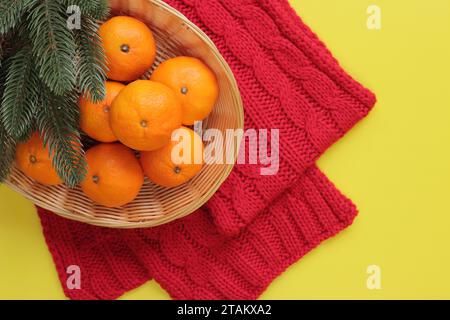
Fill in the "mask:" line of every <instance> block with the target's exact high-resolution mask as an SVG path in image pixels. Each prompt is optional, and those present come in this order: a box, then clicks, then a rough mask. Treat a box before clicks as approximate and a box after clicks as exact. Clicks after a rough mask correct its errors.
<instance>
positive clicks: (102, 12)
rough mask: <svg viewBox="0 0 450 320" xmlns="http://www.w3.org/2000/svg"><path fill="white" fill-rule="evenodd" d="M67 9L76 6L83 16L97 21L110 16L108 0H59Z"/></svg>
mask: <svg viewBox="0 0 450 320" xmlns="http://www.w3.org/2000/svg"><path fill="white" fill-rule="evenodd" d="M58 1H59V2H60V3H62V4H64V5H65V6H66V7H69V6H72V5H75V6H78V7H79V8H80V11H81V14H82V15H83V16H89V17H91V18H93V19H95V20H104V19H106V18H107V17H108V16H109V5H108V1H107V0H95V1H93V0H58Z"/></svg>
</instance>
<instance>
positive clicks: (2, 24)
mask: <svg viewBox="0 0 450 320" xmlns="http://www.w3.org/2000/svg"><path fill="white" fill-rule="evenodd" d="M31 3H32V1H30V0H1V1H0V35H3V34H6V33H7V32H8V31H9V30H11V29H12V28H14V27H15V26H16V25H17V24H18V23H19V21H20V19H21V17H22V14H23V13H24V11H25V10H26V9H27V8H28V6H29V5H30V4H31Z"/></svg>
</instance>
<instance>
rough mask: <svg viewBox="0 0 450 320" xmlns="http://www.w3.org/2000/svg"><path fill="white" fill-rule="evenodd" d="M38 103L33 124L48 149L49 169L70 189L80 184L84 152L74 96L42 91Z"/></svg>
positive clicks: (82, 176)
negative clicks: (38, 106) (53, 168)
mask: <svg viewBox="0 0 450 320" xmlns="http://www.w3.org/2000/svg"><path fill="white" fill-rule="evenodd" d="M42 90H43V92H42V93H41V95H42V98H43V99H42V104H41V106H40V110H39V112H38V113H37V114H36V125H37V128H38V130H39V132H40V133H41V135H42V137H43V138H44V143H45V145H48V146H49V149H50V155H51V156H52V158H53V166H54V167H55V169H56V171H57V173H58V175H59V176H60V177H61V178H62V179H63V180H64V182H65V183H66V185H67V186H68V187H70V188H72V187H75V186H76V185H77V184H78V183H80V182H81V181H82V180H83V178H84V177H85V175H86V162H85V160H84V151H83V148H82V144H81V141H80V133H79V131H78V121H79V108H78V105H77V100H78V96H77V95H76V94H75V93H71V94H69V95H68V96H64V97H63V96H58V95H55V94H54V93H53V92H51V91H50V90H49V89H47V88H46V87H43V88H42Z"/></svg>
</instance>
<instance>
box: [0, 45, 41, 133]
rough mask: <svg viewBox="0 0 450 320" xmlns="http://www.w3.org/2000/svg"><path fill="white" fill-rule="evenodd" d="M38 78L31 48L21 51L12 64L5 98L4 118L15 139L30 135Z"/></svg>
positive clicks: (2, 117) (36, 98)
mask: <svg viewBox="0 0 450 320" xmlns="http://www.w3.org/2000/svg"><path fill="white" fill-rule="evenodd" d="M38 88H39V78H38V76H37V73H36V71H35V69H34V63H33V59H32V53H31V50H30V48H29V47H23V48H22V49H21V50H20V51H18V52H17V53H16V54H15V55H14V56H13V57H12V58H11V61H10V63H9V67H8V71H7V76H6V81H5V88H4V93H3V99H2V109H1V119H2V122H3V126H4V129H5V130H6V132H7V133H8V134H9V135H10V136H12V137H13V138H14V139H16V140H19V141H20V140H22V139H23V138H24V137H28V136H29V135H30V133H31V129H32V125H33V117H34V113H35V109H36V103H37V101H38V97H39V91H38Z"/></svg>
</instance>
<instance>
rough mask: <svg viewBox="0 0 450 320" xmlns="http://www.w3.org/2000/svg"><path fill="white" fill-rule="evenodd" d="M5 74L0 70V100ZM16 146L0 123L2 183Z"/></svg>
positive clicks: (0, 172) (8, 169)
mask: <svg viewBox="0 0 450 320" xmlns="http://www.w3.org/2000/svg"><path fill="white" fill-rule="evenodd" d="M5 77H6V75H5V73H4V72H3V70H2V69H1V68H0V99H1V98H2V96H3V88H4V82H5ZM15 150H16V144H15V141H14V139H13V138H11V136H9V135H8V133H7V132H6V130H5V128H4V127H3V124H2V123H1V122H0V182H3V181H4V180H5V179H6V178H7V177H8V175H9V172H10V171H11V166H12V162H13V161H14V158H15Z"/></svg>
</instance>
